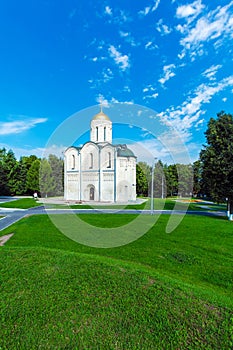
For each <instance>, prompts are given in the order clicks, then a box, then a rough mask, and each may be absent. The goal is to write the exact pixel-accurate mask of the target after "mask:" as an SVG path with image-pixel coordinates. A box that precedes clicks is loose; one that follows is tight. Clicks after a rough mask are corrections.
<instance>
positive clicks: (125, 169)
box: [116, 157, 136, 202]
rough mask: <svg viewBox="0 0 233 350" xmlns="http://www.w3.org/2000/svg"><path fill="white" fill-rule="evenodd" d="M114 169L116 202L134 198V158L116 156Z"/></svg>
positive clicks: (133, 199)
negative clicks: (115, 167)
mask: <svg viewBox="0 0 233 350" xmlns="http://www.w3.org/2000/svg"><path fill="white" fill-rule="evenodd" d="M116 163H117V169H116V181H117V183H116V189H117V195H116V199H117V202H127V201H135V200H136V159H135V158H134V157H118V158H117V161H116Z"/></svg>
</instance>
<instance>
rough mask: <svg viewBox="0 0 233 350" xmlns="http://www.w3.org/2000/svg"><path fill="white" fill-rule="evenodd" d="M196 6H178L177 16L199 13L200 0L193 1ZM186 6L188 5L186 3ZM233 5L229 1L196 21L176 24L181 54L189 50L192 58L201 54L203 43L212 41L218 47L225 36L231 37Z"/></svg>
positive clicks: (232, 2)
mask: <svg viewBox="0 0 233 350" xmlns="http://www.w3.org/2000/svg"><path fill="white" fill-rule="evenodd" d="M193 4H196V7H192V6H191V7H183V6H181V7H179V8H178V9H177V16H178V17H180V18H181V17H183V18H185V14H186V16H187V18H189V15H188V14H189V13H190V16H191V15H192V14H193V16H194V15H195V16H196V15H197V14H200V9H201V6H202V4H201V2H200V1H195V2H194V3H193ZM187 6H188V5H187ZM232 6H233V1H231V2H230V3H229V4H228V5H226V6H223V7H221V6H218V7H217V8H216V9H215V10H213V11H210V12H208V13H205V14H203V15H202V16H201V17H200V18H199V19H198V20H197V21H192V22H191V21H189V22H188V23H187V24H186V25H184V26H181V25H178V26H176V29H177V30H178V31H179V32H180V33H181V34H182V35H183V37H182V38H181V40H180V44H181V45H182V46H183V47H184V50H183V52H182V55H183V57H184V53H185V52H189V53H190V55H191V58H192V60H194V59H195V56H197V54H198V55H203V54H204V53H205V49H203V47H204V44H206V43H207V42H210V41H212V42H213V44H214V45H215V44H216V45H217V46H218V47H220V46H221V45H223V43H224V39H225V38H226V37H227V36H230V37H231V38H232V37H233V34H232V33H233V15H232V12H231V11H230V8H231V7H232Z"/></svg>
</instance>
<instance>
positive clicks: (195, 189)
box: [193, 159, 202, 196]
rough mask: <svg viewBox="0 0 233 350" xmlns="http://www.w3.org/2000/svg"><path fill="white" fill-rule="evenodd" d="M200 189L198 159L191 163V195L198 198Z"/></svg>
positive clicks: (200, 174)
mask: <svg viewBox="0 0 233 350" xmlns="http://www.w3.org/2000/svg"><path fill="white" fill-rule="evenodd" d="M201 189H202V167H201V161H200V159H198V160H197V161H196V162H194V163H193V193H194V194H195V195H196V196H198V195H199V194H200V192H201Z"/></svg>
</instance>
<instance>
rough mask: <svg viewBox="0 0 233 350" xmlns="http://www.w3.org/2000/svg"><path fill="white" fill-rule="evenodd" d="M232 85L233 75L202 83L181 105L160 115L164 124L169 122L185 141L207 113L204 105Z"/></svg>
mask: <svg viewBox="0 0 233 350" xmlns="http://www.w3.org/2000/svg"><path fill="white" fill-rule="evenodd" d="M231 86H233V75H232V76H229V77H227V78H224V79H222V80H221V81H219V82H211V83H209V84H201V85H199V86H198V87H197V88H196V90H195V91H194V92H192V93H191V94H190V96H189V97H188V99H187V100H186V101H184V102H183V103H182V105H181V106H178V107H176V108H174V107H171V108H168V109H167V110H166V111H164V112H161V113H159V114H158V116H159V117H160V118H161V120H162V121H163V123H164V124H166V123H169V124H171V125H172V126H173V127H174V128H175V129H176V130H178V132H179V133H180V135H181V136H182V137H183V139H184V141H188V140H189V139H190V137H191V133H190V130H191V128H192V127H194V126H195V125H199V124H198V122H199V120H200V119H199V118H200V117H201V116H202V115H203V114H204V113H205V111H204V110H203V109H202V108H203V105H204V104H206V103H210V101H211V99H212V98H213V97H214V96H215V95H216V94H218V93H219V92H221V91H223V90H224V89H226V88H228V87H231Z"/></svg>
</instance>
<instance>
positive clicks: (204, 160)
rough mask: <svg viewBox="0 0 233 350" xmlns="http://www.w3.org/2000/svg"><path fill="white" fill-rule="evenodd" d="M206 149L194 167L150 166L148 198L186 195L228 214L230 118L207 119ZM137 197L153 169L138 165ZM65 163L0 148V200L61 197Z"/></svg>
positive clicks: (231, 197) (232, 209) (232, 186)
mask: <svg viewBox="0 0 233 350" xmlns="http://www.w3.org/2000/svg"><path fill="white" fill-rule="evenodd" d="M205 136H206V144H205V145H204V146H203V149H202V150H201V152H200V156H199V159H198V160H197V161H196V162H194V163H193V164H171V165H167V164H163V163H162V161H161V160H159V161H158V162H157V163H156V164H155V166H154V167H153V172H154V173H153V179H154V181H153V196H154V197H162V198H165V197H167V196H177V195H178V196H187V195H188V196H190V195H194V196H197V197H205V198H210V199H212V200H213V201H215V202H222V203H223V202H227V205H228V214H229V216H230V214H233V116H232V115H231V114H227V113H225V112H220V113H218V114H217V118H211V119H210V120H209V123H208V127H207V130H206V132H205ZM136 180H137V184H136V186H137V194H138V195H144V196H148V195H149V196H150V195H152V194H151V187H152V186H151V182H152V167H151V166H150V165H148V164H147V163H146V162H139V163H138V164H137V168H136ZM63 182H64V163H63V160H62V159H61V158H58V157H56V156H55V155H49V157H48V159H45V158H43V159H40V158H37V157H36V156H35V155H31V156H29V157H26V156H24V157H21V158H20V160H19V161H18V160H17V159H16V158H15V155H14V153H13V151H12V150H9V151H6V149H5V148H2V149H0V195H32V194H33V193H34V192H35V191H36V192H38V194H40V195H41V196H59V195H63V190H64V186H63Z"/></svg>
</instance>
